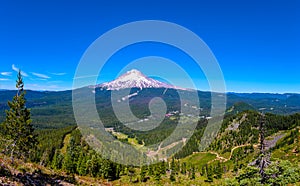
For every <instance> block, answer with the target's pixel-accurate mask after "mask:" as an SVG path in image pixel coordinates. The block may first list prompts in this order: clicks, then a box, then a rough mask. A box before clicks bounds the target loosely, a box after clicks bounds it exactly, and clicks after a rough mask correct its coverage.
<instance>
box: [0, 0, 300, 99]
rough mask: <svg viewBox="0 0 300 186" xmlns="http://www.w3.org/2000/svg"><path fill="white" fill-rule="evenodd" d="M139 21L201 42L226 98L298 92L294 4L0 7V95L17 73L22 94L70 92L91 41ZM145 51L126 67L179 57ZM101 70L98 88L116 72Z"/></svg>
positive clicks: (74, 2)
mask: <svg viewBox="0 0 300 186" xmlns="http://www.w3.org/2000/svg"><path fill="white" fill-rule="evenodd" d="M147 19H152V20H153V19H154V20H165V21H170V22H174V23H177V24H179V25H182V26H184V27H186V28H188V29H190V30H191V31H193V32H195V33H196V34H197V35H198V36H199V37H201V38H202V39H203V40H204V41H205V42H206V43H207V45H208V46H209V47H210V48H211V50H212V52H213V53H214V55H215V56H216V58H217V60H218V62H219V64H220V66H221V68H222V71H223V74H224V77H225V81H226V87H227V91H236V92H279V93H282V92H298V93H299V92H300V1H298V0H288V1H286V0H281V1H278V0H272V1H271V0H243V1H241V0H235V1H233V0H228V1H224V0H219V1H215V0H208V1H201V0H194V1H189V0H185V1H176V0H136V1H133V0H128V1H121V0H120V1H114V0H109V1H102V0H101V1H100V0H99V1H78V0H68V1H64V0H43V1H40V0H36V1H32V0H27V1H21V0H20V1H14V0H11V1H1V2H0V33H1V34H0V61H1V66H0V89H11V88H13V87H14V80H15V78H16V72H15V70H17V69H18V68H21V69H22V70H23V71H24V72H25V73H26V74H24V75H26V77H24V80H25V83H26V87H27V88H30V89H38V90H64V89H70V88H71V86H72V81H73V76H74V72H75V70H76V67H77V64H78V62H79V60H80V58H81V56H82V55H83V53H84V51H85V50H86V49H87V47H88V46H89V45H90V44H91V43H92V42H93V41H94V40H95V39H97V38H98V37H99V36H101V35H102V34H103V33H105V32H106V31H109V30H110V29H112V28H114V27H116V26H119V25H121V24H125V23H128V22H131V21H138V20H147ZM134 49H136V52H134ZM145 49H147V48H145V46H142V47H136V46H135V47H132V49H131V51H132V52H129V53H130V56H127V58H126V59H131V60H134V59H135V58H139V57H143V56H142V55H141V54H145V55H160V56H162V57H167V58H174V59H179V57H178V55H180V54H178V53H177V52H176V51H173V50H172V49H168V48H167V47H155V46H154V47H152V49H153V50H151V51H150V52H149V51H144V52H141V51H143V50H145ZM158 51H159V52H158ZM151 52H153V54H152V53H151ZM135 54H138V55H136V56H135ZM123 57H124V56H123ZM145 57H146V56H145ZM127 62H128V61H127ZM116 63H119V65H114V66H116V67H118V68H123V66H122V65H126V64H124V63H126V60H125V59H124V61H122V59H121V58H116V62H115V63H114V64H116ZM179 63H180V62H179ZM109 68H112V67H109V65H108V66H107V69H108V70H107V72H111V74H109V73H108V74H107V75H106V77H105V78H104V79H101V80H100V81H106V80H111V79H113V78H114V77H115V76H116V73H118V70H120V69H118V68H115V69H109ZM186 68H187V69H188V68H189V67H188V66H187V67H186ZM110 70H111V71H110ZM190 70H191V71H193V70H192V67H190ZM146 74H147V73H146ZM193 78H195V79H197V78H198V79H201V78H203V77H202V76H201V75H199V77H196V76H194V77H193ZM180 86H184V85H180ZM198 88H199V89H207V88H205V87H201V86H200V85H199V86H198Z"/></svg>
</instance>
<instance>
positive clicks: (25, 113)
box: [1, 71, 37, 159]
mask: <svg viewBox="0 0 300 186" xmlns="http://www.w3.org/2000/svg"><path fill="white" fill-rule="evenodd" d="M16 82H17V83H16V88H17V89H18V91H17V93H16V95H15V96H14V97H13V100H12V101H8V106H9V110H6V118H5V121H4V122H3V124H2V126H1V131H2V133H3V135H4V138H5V143H6V149H7V153H9V154H10V156H11V158H12V159H13V158H14V157H17V158H21V157H22V158H27V157H28V156H29V154H30V153H31V152H32V150H33V149H34V148H35V145H36V142H37V141H36V136H35V135H34V128H33V126H32V124H31V119H30V110H29V109H28V108H27V107H26V99H25V94H26V92H25V91H24V83H23V79H22V76H21V71H19V73H18V78H17V81H16Z"/></svg>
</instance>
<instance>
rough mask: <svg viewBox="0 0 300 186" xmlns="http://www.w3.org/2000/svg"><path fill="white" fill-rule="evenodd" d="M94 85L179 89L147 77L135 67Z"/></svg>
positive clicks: (102, 86)
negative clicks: (114, 77)
mask: <svg viewBox="0 0 300 186" xmlns="http://www.w3.org/2000/svg"><path fill="white" fill-rule="evenodd" d="M96 87H101V88H106V89H108V90H119V89H125V88H140V89H143V88H173V89H181V88H179V87H176V86H173V85H169V84H167V83H163V82H160V81H157V80H155V79H152V78H149V77H147V76H145V75H144V74H142V73H141V72H140V71H138V70H136V69H132V70H130V71H128V72H126V73H125V74H123V75H121V76H120V77H118V78H117V79H115V80H113V81H110V82H107V83H102V84H99V85H96Z"/></svg>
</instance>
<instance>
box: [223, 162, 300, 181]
mask: <svg viewBox="0 0 300 186" xmlns="http://www.w3.org/2000/svg"><path fill="white" fill-rule="evenodd" d="M265 176H266V178H265V180H264V184H262V183H261V176H260V174H259V169H258V168H256V167H252V166H247V167H246V168H245V169H243V170H241V171H240V173H239V175H238V176H237V177H236V178H234V179H231V180H226V185H288V184H295V183H297V182H299V181H300V168H299V166H298V165H293V164H292V163H291V162H289V161H287V160H275V161H273V162H272V163H271V164H270V165H269V166H268V167H267V168H266V169H265Z"/></svg>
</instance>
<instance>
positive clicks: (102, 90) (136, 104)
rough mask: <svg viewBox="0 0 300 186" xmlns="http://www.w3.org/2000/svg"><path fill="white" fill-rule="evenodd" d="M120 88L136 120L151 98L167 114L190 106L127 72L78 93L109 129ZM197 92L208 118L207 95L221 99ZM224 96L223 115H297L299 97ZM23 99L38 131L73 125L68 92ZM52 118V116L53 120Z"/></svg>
mask: <svg viewBox="0 0 300 186" xmlns="http://www.w3.org/2000/svg"><path fill="white" fill-rule="evenodd" d="M25 88H26V84H25ZM122 89H131V90H130V96H127V97H126V98H125V97H124V98H122V99H129V103H130V106H131V109H132V110H133V113H134V114H135V115H136V116H137V117H140V118H143V117H145V116H147V115H149V114H150V113H149V107H148V106H149V102H150V101H151V99H152V98H154V97H161V98H162V99H163V100H164V101H165V102H166V105H167V109H168V111H167V112H172V111H176V110H177V111H180V107H181V101H183V102H185V103H188V104H190V105H193V104H194V103H193V102H192V101H191V100H189V99H188V98H189V94H191V91H190V90H187V89H183V88H180V87H176V86H173V85H169V84H167V83H163V82H160V81H157V80H154V79H152V78H149V77H146V76H145V75H143V74H142V73H141V72H139V71H137V70H131V71H128V72H126V73H125V74H123V75H121V76H120V77H119V78H117V79H116V80H114V81H111V82H107V83H102V84H99V85H95V86H89V87H83V88H81V89H78V90H84V91H85V92H88V93H89V94H95V100H96V104H97V108H98V111H99V115H102V117H103V118H104V119H103V120H104V121H106V122H107V126H110V125H112V123H115V122H118V120H117V119H116V118H115V116H114V113H113V110H112V104H111V92H113V91H120V90H122ZM178 92H180V93H183V94H185V95H187V96H185V97H186V98H185V100H180V99H179V94H178ZM197 92H198V97H199V100H200V105H193V107H195V108H198V109H199V110H201V112H200V115H202V116H209V113H210V108H211V94H218V96H224V95H223V94H222V93H211V92H208V91H206V92H205V91H197ZM15 94H16V91H13V90H1V91H0V122H1V120H3V119H4V118H3V117H4V115H5V112H4V110H5V109H8V106H7V101H8V100H12V98H13V96H14V95H15ZM83 96H84V95H83ZM226 96H227V104H226V107H227V113H233V114H235V113H238V112H241V111H244V110H257V111H259V110H261V111H262V110H263V111H264V112H270V113H275V114H292V113H296V112H300V94H292V93H291V94H270V93H252V94H250V93H227V94H226ZM26 99H27V107H29V108H31V110H32V116H33V122H34V124H35V125H39V127H41V128H48V127H49V121H51V124H50V125H51V128H52V127H62V126H66V125H74V123H75V119H74V115H73V108H72V90H67V91H58V92H52V91H45V92H41V91H31V90H27V94H26ZM122 99H121V100H120V101H122ZM54 115H55V117H53V116H54Z"/></svg>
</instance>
